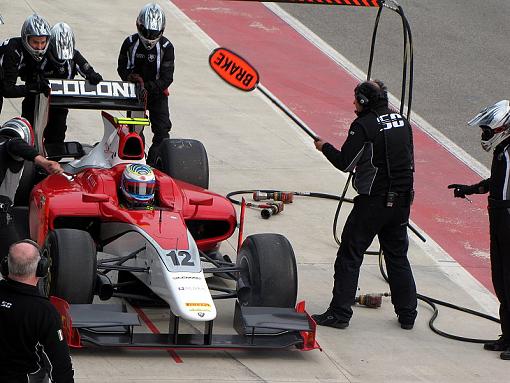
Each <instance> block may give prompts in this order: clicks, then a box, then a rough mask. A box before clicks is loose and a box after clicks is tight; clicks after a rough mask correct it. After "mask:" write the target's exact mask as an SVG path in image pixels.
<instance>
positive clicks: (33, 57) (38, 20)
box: [0, 13, 51, 124]
mask: <svg viewBox="0 0 510 383" xmlns="http://www.w3.org/2000/svg"><path fill="white" fill-rule="evenodd" d="M49 39H50V25H49V24H48V22H47V21H46V20H44V19H43V18H42V17H41V16H39V15H37V14H35V13H34V14H33V15H31V16H28V17H27V19H26V20H25V22H24V23H23V26H22V27H21V37H13V38H10V39H7V40H5V41H4V43H3V44H2V45H1V46H0V66H1V71H2V72H3V78H2V80H1V82H0V94H1V96H2V97H6V98H17V97H24V99H23V103H22V112H21V114H22V116H23V117H25V118H26V119H27V120H28V121H29V122H30V124H33V123H34V109H35V96H36V95H37V94H38V93H44V94H46V95H49V94H50V90H51V89H50V86H49V84H48V80H46V79H45V78H44V76H43V75H42V73H41V68H40V64H41V62H42V60H43V58H44V55H45V54H46V51H47V49H48V46H49ZM18 78H21V80H22V81H24V82H25V84H24V85H16V82H17V80H18ZM0 111H1V110H0Z"/></svg>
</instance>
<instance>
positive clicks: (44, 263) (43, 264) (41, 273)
mask: <svg viewBox="0 0 510 383" xmlns="http://www.w3.org/2000/svg"><path fill="white" fill-rule="evenodd" d="M19 243H29V244H30V245H32V246H34V247H35V248H36V249H37V252H38V253H39V262H37V268H36V269H35V276H36V277H38V278H44V277H46V276H47V275H48V271H49V268H50V260H49V259H48V257H46V256H45V255H43V252H42V251H41V247H40V246H39V244H38V243H37V242H35V241H32V240H31V239H22V240H21V241H17V242H14V243H13V244H12V245H11V246H10V247H12V246H14V245H17V244H19ZM10 247H9V248H10ZM0 269H1V272H2V275H3V276H7V275H9V256H8V255H7V256H5V257H4V258H3V259H2V261H1V262H0Z"/></svg>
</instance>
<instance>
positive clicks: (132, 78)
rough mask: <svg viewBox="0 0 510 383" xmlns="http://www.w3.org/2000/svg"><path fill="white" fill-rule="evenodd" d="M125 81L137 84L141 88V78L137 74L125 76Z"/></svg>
mask: <svg viewBox="0 0 510 383" xmlns="http://www.w3.org/2000/svg"><path fill="white" fill-rule="evenodd" d="M127 80H128V81H129V82H134V83H135V84H139V85H140V86H141V87H142V88H143V78H142V76H140V75H139V74H138V73H130V74H129V75H128V76H127Z"/></svg>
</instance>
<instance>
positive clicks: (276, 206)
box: [260, 201, 283, 219]
mask: <svg viewBox="0 0 510 383" xmlns="http://www.w3.org/2000/svg"><path fill="white" fill-rule="evenodd" d="M262 206H264V207H265V208H264V209H262V211H261V212H260V215H261V216H262V218H264V219H269V218H270V217H271V216H272V215H275V214H278V213H280V212H281V211H283V202H282V201H275V202H268V203H267V204H266V205H262Z"/></svg>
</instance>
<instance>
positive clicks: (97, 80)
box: [87, 72, 103, 85]
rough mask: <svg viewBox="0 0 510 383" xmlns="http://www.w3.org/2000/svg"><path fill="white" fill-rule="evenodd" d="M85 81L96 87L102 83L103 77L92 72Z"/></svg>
mask: <svg viewBox="0 0 510 383" xmlns="http://www.w3.org/2000/svg"><path fill="white" fill-rule="evenodd" d="M87 80H89V82H90V84H91V85H97V84H99V83H100V82H101V81H103V76H101V75H100V74H99V73H97V72H92V73H91V74H89V75H88V76H87Z"/></svg>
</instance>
